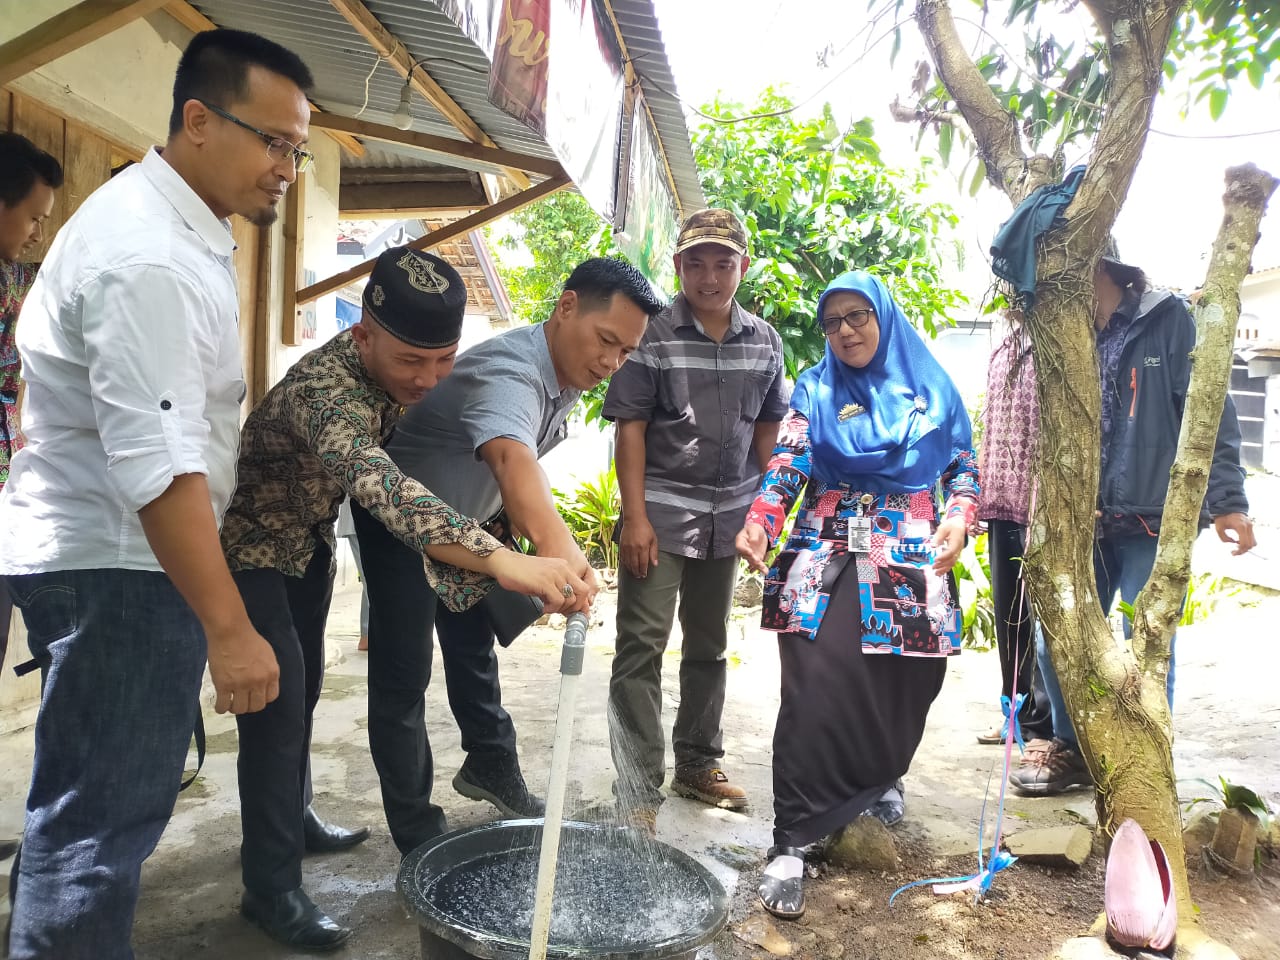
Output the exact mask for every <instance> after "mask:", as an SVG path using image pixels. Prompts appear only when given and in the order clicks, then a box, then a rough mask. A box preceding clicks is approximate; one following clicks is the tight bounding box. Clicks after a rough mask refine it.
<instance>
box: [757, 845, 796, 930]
mask: <svg viewBox="0 0 1280 960" xmlns="http://www.w3.org/2000/svg"><path fill="white" fill-rule="evenodd" d="M768 857H769V859H770V860H773V859H774V858H775V857H799V858H800V859H801V860H803V859H804V850H803V849H802V848H801V847H771V848H770V849H769V853H768ZM756 892H757V893H758V894H759V896H760V903H761V904H763V905H764V908H765V909H766V910H768V911H769V912H770V913H771V914H773V915H774V916H775V917H778V918H779V919H781V920H799V919H800V918H801V917H803V916H804V874H803V873H801V874H800V876H798V877H794V878H792V879H790V880H781V879H779V878H778V877H771V876H769V875H768V874H765V875H764V876H762V877H761V878H760V886H759V887H758V888H757V889H756Z"/></svg>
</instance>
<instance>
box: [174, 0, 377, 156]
mask: <svg viewBox="0 0 1280 960" xmlns="http://www.w3.org/2000/svg"><path fill="white" fill-rule="evenodd" d="M164 12H165V13H167V14H169V16H171V17H173V19H175V20H177V21H178V22H179V23H180V24H182V25H183V26H184V27H186V28H187V29H188V30H190V31H191V32H192V33H204V32H205V31H206V30H217V29H218V25H217V24H216V23H214V22H213V21H212V20H210V19H209V18H208V17H206V16H205V15H204V14H203V13H201V12H200V11H199V10H197V9H196V8H195V7H193V6H192V5H191V4H189V3H187V0H169V2H168V3H166V4H165V5H164ZM311 112H312V113H319V112H320V108H319V107H317V106H316V105H315V104H314V103H313V104H311ZM326 133H328V134H329V139H331V140H333V141H335V142H336V143H337V144H338V145H339V146H340V147H342V149H343V150H345V151H347V153H349V154H351V156H353V157H363V156H364V144H363V143H361V142H360V141H359V140H357V139H356V138H355V137H352V136H348V135H347V134H345V133H329V132H328V131H326Z"/></svg>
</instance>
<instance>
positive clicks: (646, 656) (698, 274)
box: [604, 209, 789, 834]
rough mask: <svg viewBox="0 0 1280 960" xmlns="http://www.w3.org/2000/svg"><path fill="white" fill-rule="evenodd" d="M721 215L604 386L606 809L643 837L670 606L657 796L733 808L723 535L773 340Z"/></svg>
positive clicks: (763, 422)
mask: <svg viewBox="0 0 1280 960" xmlns="http://www.w3.org/2000/svg"><path fill="white" fill-rule="evenodd" d="M749 259H750V258H749V257H748V255H747V235H746V230H745V229H744V228H743V226H742V224H741V222H740V221H739V220H738V218H737V217H735V216H734V215H733V214H732V213H730V212H729V211H728V210H714V209H713V210H703V211H700V212H698V213H695V214H693V215H692V216H691V217H690V218H689V219H688V220H687V221H686V222H685V224H684V227H683V228H682V229H681V231H680V235H679V237H678V238H677V241H676V253H675V267H676V274H677V276H678V277H679V278H680V294H679V295H678V296H677V297H676V299H675V301H674V302H673V303H672V305H671V306H670V307H669V308H668V309H667V310H665V311H664V312H663V313H661V314H659V315H658V316H657V317H655V318H654V319H653V321H652V322H650V324H649V328H648V330H647V331H646V333H645V336H644V339H643V340H642V341H641V344H640V347H639V349H638V350H637V351H636V352H635V353H634V354H632V362H631V363H628V364H626V365H624V366H623V367H622V369H620V370H619V371H618V372H617V373H616V374H614V377H613V380H612V381H611V383H610V385H609V392H608V395H607V396H606V398H605V403H604V416H605V417H607V418H608V419H610V420H614V421H616V423H617V454H616V466H617V473H618V485H619V488H620V490H621V494H622V523H621V534H620V547H621V549H620V556H621V562H622V569H621V570H619V572H618V575H619V584H618V620H617V631H618V635H617V641H616V643H617V647H616V656H615V658H614V661H613V676H612V679H611V680H610V684H609V706H610V725H609V728H610V742H611V745H612V748H613V755H614V766H615V769H616V770H617V771H618V773H619V776H618V781H617V783H616V784H615V786H614V793H615V795H616V796H617V800H618V807H619V811H620V813H621V814H622V816H623V817H624V818H625V819H627V820H628V821H629V822H630V823H631V824H632V825H634V826H636V827H637V828H639V829H643V830H645V831H646V832H648V833H650V834H652V833H654V832H655V829H656V820H657V812H658V807H659V805H660V804H661V803H662V792H661V787H662V782H663V780H664V779H665V775H666V767H665V762H664V753H665V751H664V739H663V731H662V718H661V703H662V654H663V651H664V650H665V649H666V646H667V641H668V639H669V637H670V633H671V625H672V620H673V617H674V614H675V610H676V606H677V598H678V599H679V611H680V628H681V633H682V635H683V648H682V657H681V663H680V707H679V709H678V711H677V713H676V720H675V728H674V732H673V736H672V740H673V747H674V752H675V775H674V776H673V778H672V783H671V788H672V790H673V791H674V792H675V793H676V794H678V795H680V796H683V797H688V798H691V799H696V800H700V801H702V802H704V803H709V804H712V805H713V806H718V807H724V808H727V809H741V808H743V807H745V806H746V804H747V798H746V794H745V793H744V792H743V790H742V789H741V788H740V787H738V786H736V785H735V784H733V783H731V782H730V781H729V778H728V777H727V776H726V775H725V774H724V772H723V771H722V770H721V769H720V760H721V758H722V757H723V756H724V749H723V746H722V739H723V737H722V733H721V729H720V715H721V712H722V711H723V708H724V696H725V679H726V664H725V657H724V654H725V646H726V643H727V639H728V637H727V624H728V619H729V609H730V607H731V605H732V603H733V588H734V582H735V580H736V575H737V570H738V560H737V555H736V553H735V551H734V546H733V538H734V536H735V534H736V533H737V531H738V530H739V529H740V528H741V525H742V522H743V519H744V518H745V516H746V512H747V508H748V507H749V506H750V504H751V501H752V498H753V497H754V496H755V493H756V489H757V487H758V486H759V482H760V473H761V471H762V470H763V469H764V467H765V465H766V464H767V463H768V460H769V456H770V454H771V453H772V451H773V446H774V443H775V441H776V439H777V434H778V424H779V422H780V421H781V420H782V418H783V416H784V415H785V414H786V411H787V399H788V393H789V390H788V387H787V384H786V381H785V380H784V378H783V364H782V340H781V338H780V337H779V336H778V333H777V331H775V330H774V329H773V328H772V327H771V326H769V324H767V323H765V322H764V321H763V320H761V319H760V318H759V317H756V316H754V315H752V314H750V313H748V312H747V311H746V310H744V309H743V308H742V307H741V306H739V305H738V304H737V303H736V302H735V301H734V294H735V293H736V292H737V289H738V284H739V283H740V282H741V280H742V277H743V275H744V274H745V273H746V270H747V265H748V263H749Z"/></svg>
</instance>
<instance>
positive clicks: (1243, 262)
mask: <svg viewBox="0 0 1280 960" xmlns="http://www.w3.org/2000/svg"><path fill="white" fill-rule="evenodd" d="M1226 179H1227V192H1226V193H1225V194H1224V195H1223V198H1222V203H1223V208H1224V211H1225V212H1224V215H1223V219H1222V226H1221V227H1220V228H1219V230H1218V239H1217V240H1216V242H1215V243H1214V245H1213V256H1212V257H1211V258H1210V260H1209V274H1208V278H1207V279H1206V280H1205V285H1204V289H1203V291H1202V292H1201V295H1200V300H1199V303H1198V304H1197V307H1196V311H1195V312H1196V326H1197V328H1198V330H1197V342H1196V348H1195V352H1194V353H1193V354H1192V356H1193V357H1194V359H1195V363H1194V364H1193V366H1192V372H1191V386H1190V388H1189V389H1188V391H1187V399H1186V403H1185V404H1184V406H1183V413H1182V433H1181V435H1180V436H1179V438H1178V457H1177V459H1176V460H1175V461H1174V463H1173V470H1172V471H1171V472H1170V477H1169V496H1168V498H1167V499H1166V500H1165V506H1164V514H1163V516H1162V517H1161V520H1160V543H1159V545H1158V547H1157V549H1156V562H1155V567H1154V568H1153V569H1152V571H1151V580H1150V582H1149V583H1148V584H1147V587H1146V589H1145V590H1143V591H1142V593H1141V594H1140V595H1139V596H1138V601H1137V603H1135V604H1134V611H1133V650H1134V653H1135V654H1136V655H1137V657H1138V660H1139V662H1140V663H1141V664H1142V668H1143V670H1144V672H1145V673H1147V674H1149V675H1150V676H1151V677H1152V678H1153V679H1154V680H1155V681H1156V682H1157V683H1158V684H1161V685H1163V684H1164V681H1165V676H1166V675H1167V674H1168V672H1169V637H1170V636H1171V635H1172V633H1173V630H1174V627H1175V625H1176V624H1177V622H1178V619H1179V618H1180V613H1181V609H1182V601H1183V598H1184V597H1185V596H1186V592H1187V582H1188V580H1189V578H1190V574H1191V547H1192V546H1193V545H1194V543H1195V540H1196V535H1197V533H1198V527H1197V524H1198V521H1199V519H1200V504H1201V503H1203V502H1204V498H1205V492H1206V490H1207V489H1208V486H1209V469H1210V466H1211V465H1212V462H1213V454H1214V446H1215V442H1216V440H1217V436H1218V421H1219V419H1220V418H1221V416H1222V407H1223V404H1224V403H1225V401H1226V395H1227V388H1228V386H1229V385H1230V381H1231V366H1232V360H1233V357H1234V355H1235V334H1236V323H1237V322H1238V321H1239V319H1240V285H1241V283H1243V282H1244V278H1245V275H1246V274H1247V273H1248V272H1249V263H1250V260H1251V259H1252V257H1253V248H1254V246H1255V245H1256V243H1257V240H1258V225H1259V224H1260V223H1261V221H1262V215H1263V213H1264V212H1265V211H1266V209H1267V201H1268V200H1269V199H1270V198H1271V195H1272V193H1274V192H1275V189H1276V185H1277V181H1276V180H1275V178H1274V177H1272V176H1271V174H1269V173H1267V172H1266V171H1263V170H1259V169H1258V168H1257V167H1255V166H1254V165H1253V164H1251V163H1250V164H1245V165H1244V166H1240V167H1232V168H1230V169H1229V170H1227V177H1226Z"/></svg>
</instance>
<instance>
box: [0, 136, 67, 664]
mask: <svg viewBox="0 0 1280 960" xmlns="http://www.w3.org/2000/svg"><path fill="white" fill-rule="evenodd" d="M61 186H62V165H61V164H60V163H58V161H57V160H56V159H55V158H54V157H53V156H51V155H50V154H48V153H45V152H44V151H43V150H41V149H40V148H39V147H37V146H36V145H35V144H34V143H32V142H31V141H30V140H28V139H27V138H26V137H24V136H22V135H21V134H18V133H0V490H3V489H4V485H5V483H6V482H7V481H8V480H9V461H10V460H11V459H12V458H13V455H14V454H15V453H17V452H18V450H19V449H20V448H21V447H22V432H21V431H20V430H19V429H18V388H19V386H21V384H22V359H21V358H20V357H19V356H18V341H17V333H18V310H19V308H20V307H21V306H22V301H23V299H24V298H25V297H26V295H27V291H28V290H30V289H31V284H32V283H34V282H35V279H36V270H37V268H38V267H39V264H35V263H23V262H22V258H23V257H24V256H26V255H27V254H28V253H29V252H30V251H31V250H32V249H33V248H34V247H35V246H36V245H37V244H39V243H40V241H41V240H43V239H44V222H45V220H47V219H48V218H49V214H50V213H51V212H52V210H53V200H54V193H53V192H54V191H55V190H57V189H58V188H59V187H61ZM12 616H13V599H12V598H11V597H10V596H9V590H8V588H7V587H5V585H4V579H3V578H2V577H0V669H3V667H4V660H5V653H6V652H7V650H8V648H9V621H10V619H11V618H12Z"/></svg>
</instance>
